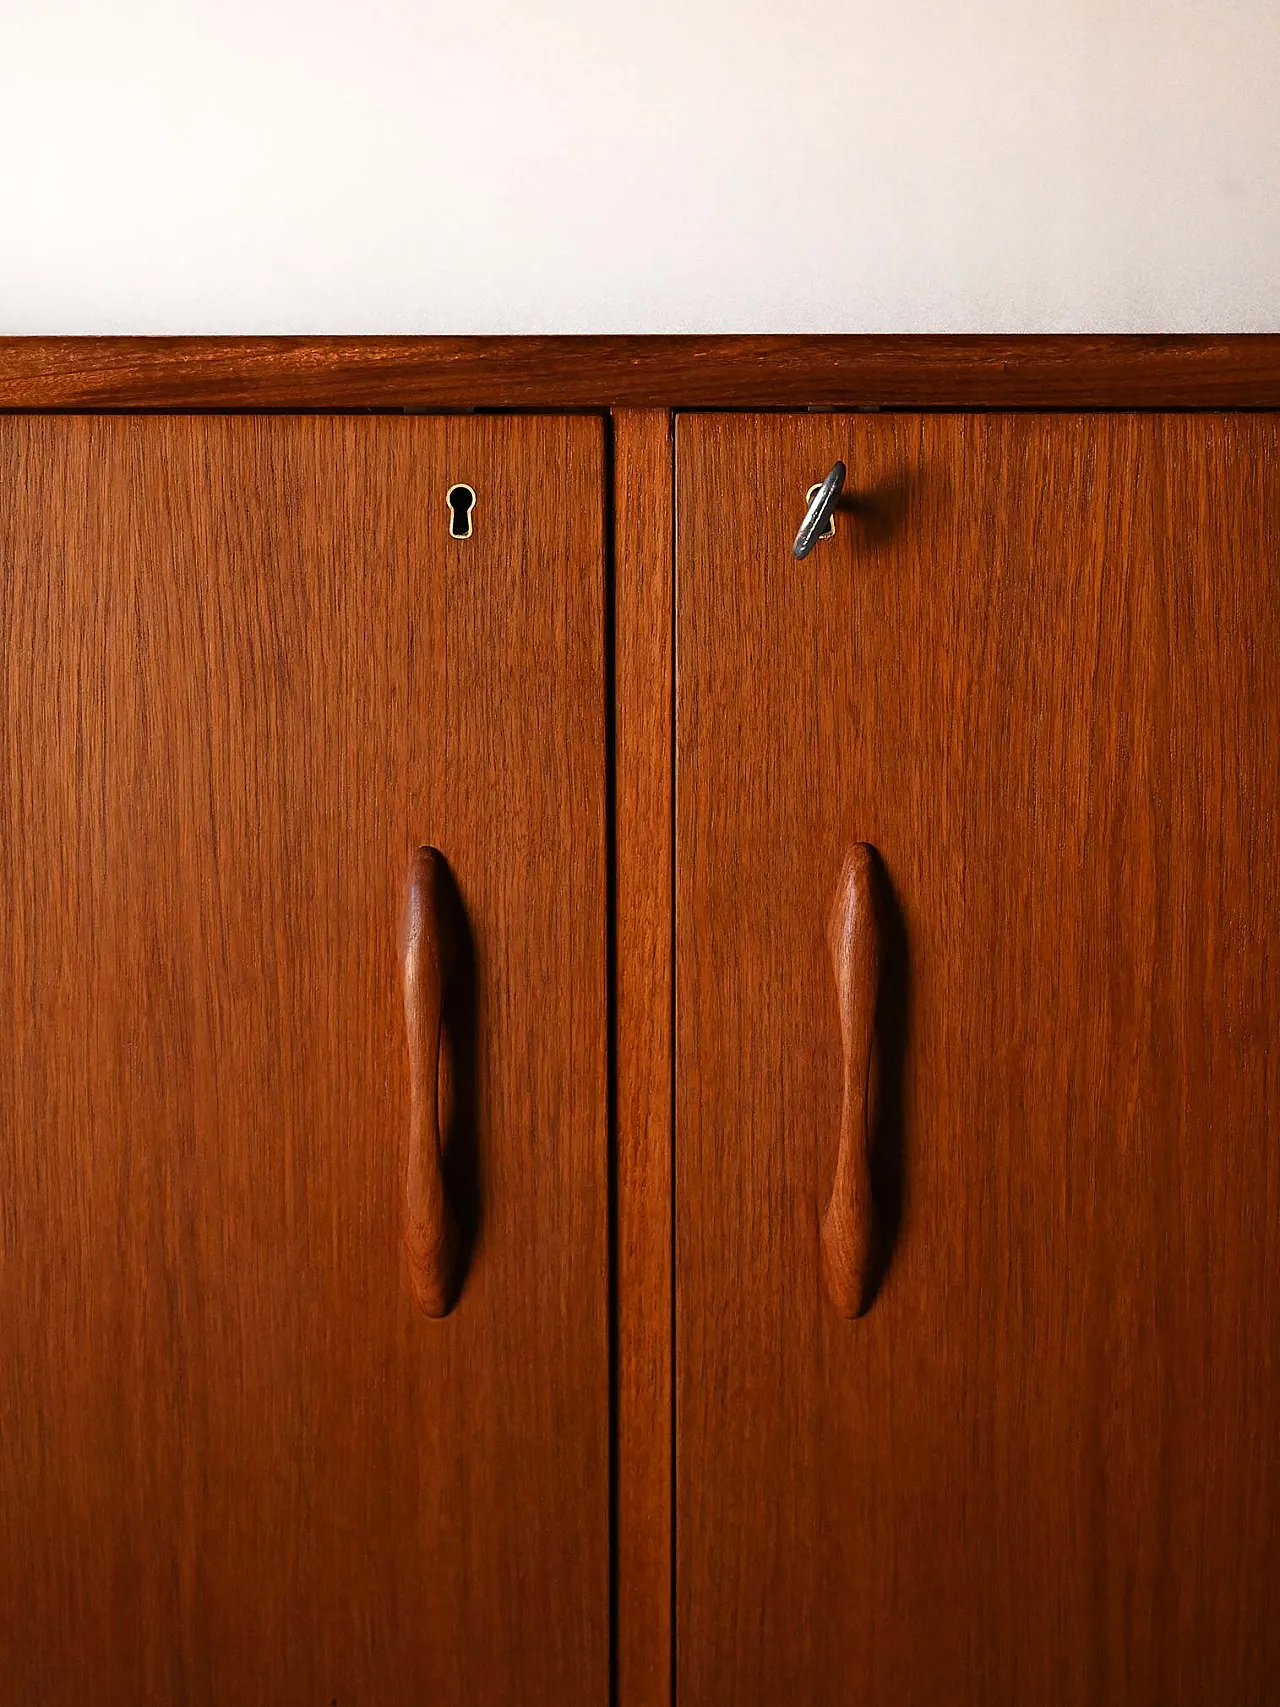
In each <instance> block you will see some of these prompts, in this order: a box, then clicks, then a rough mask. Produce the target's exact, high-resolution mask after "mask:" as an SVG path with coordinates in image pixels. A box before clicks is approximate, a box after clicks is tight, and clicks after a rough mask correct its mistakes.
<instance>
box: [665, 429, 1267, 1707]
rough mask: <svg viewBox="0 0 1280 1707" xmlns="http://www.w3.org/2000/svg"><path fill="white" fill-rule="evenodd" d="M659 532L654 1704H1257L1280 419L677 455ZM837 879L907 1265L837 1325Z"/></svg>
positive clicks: (709, 435) (816, 432)
mask: <svg viewBox="0 0 1280 1707" xmlns="http://www.w3.org/2000/svg"><path fill="white" fill-rule="evenodd" d="M836 457H841V458H843V459H844V460H845V461H846V462H847V464H848V467H849V484H848V488H847V495H848V498H849V504H848V507H846V508H843V509H842V510H841V513H840V517H839V523H838V528H837V533H836V537H835V539H834V540H833V541H831V542H830V543H828V544H824V545H821V546H819V547H818V548H817V550H815V552H814V553H813V555H812V557H811V558H809V559H808V560H807V561H806V562H805V563H803V564H795V563H793V562H792V561H791V559H790V555H789V548H790V543H791V538H792V535H793V533H794V530H795V527H796V523H797V518H798V516H799V515H800V513H801V511H802V508H803V501H804V493H805V491H806V488H807V487H808V486H809V485H810V484H811V483H812V482H813V481H814V480H816V479H818V478H820V477H821V475H822V474H823V473H824V472H825V470H826V469H828V468H829V467H830V466H831V464H832V462H833V461H834V460H835V459H836ZM677 501H678V516H679V533H678V541H677V577H678V582H677V610H678V647H677V659H678V670H677V678H678V679H677V748H678V761H679V762H678V790H677V851H678V858H677V954H676V963H677V986H678V992H679V1001H678V1009H677V1020H678V1023H677V1044H676V1048H677V1056H676V1067H677V1072H676V1087H677V1126H676V1130H677V1145H676V1170H675V1181H676V1200H677V1222H676V1230H677V1240H676V1249H677V1264H676V1274H677V1312H678V1314H677V1342H676V1343H677V1488H678V1494H677V1522H676V1534H677V1615H678V1617H677V1646H678V1668H677V1681H678V1694H679V1699H680V1700H682V1701H687V1702H707V1701H732V1702H734V1703H736V1704H739V1707H750V1704H752V1703H761V1704H762V1707H763V1704H765V1703H769V1704H772V1703H776V1702H780V1701H786V1702H789V1703H793V1704H795V1707H805V1704H813V1707H818V1704H823V1707H837V1704H843V1703H846V1702H849V1701H855V1700H856V1701H858V1702H860V1703H864V1704H865V1707H889V1704H893V1707H915V1704H918V1707H926V1704H928V1707H936V1704H937V1703H939V1702H955V1703H969V1702H1023V1701H1026V1702H1030V1701H1053V1702H1056V1703H1060V1704H1062V1707H1074V1704H1079V1707H1084V1704H1086V1703H1097V1702H1104V1701H1108V1702H1109V1701H1117V1702H1118V1701H1124V1702H1126V1703H1128V1704H1130V1707H1157V1704H1160V1707H1169V1704H1176V1703H1183V1704H1188V1707H1190V1704H1193V1703H1194V1704H1202V1707H1210V1704H1213V1703H1221V1702H1225V1701H1231V1702H1235V1703H1255V1704H1258V1707H1262V1704H1264V1703H1266V1702H1269V1701H1271V1700H1273V1699H1274V1691H1275V1680H1276V1678H1277V1677H1278V1676H1280V1458H1278V1457H1277V1453H1276V1449H1275V1447H1276V1439H1277V1419H1278V1418H1280V1358H1278V1356H1277V1351H1276V1348H1277V1346H1278V1345H1280V1285H1277V1280H1278V1279H1280V1169H1278V1168H1277V1166H1276V1161H1275V1143H1276V1135H1277V1132H1278V1131H1280V1050H1277V1048H1276V1039H1277V1037H1280V909H1278V908H1277V902H1276V885H1275V872H1276V870H1277V868H1278V865H1280V596H1277V595H1278V593H1280V585H1278V579H1277V577H1278V574H1280V559H1278V557H1277V550H1278V547H1277V541H1280V422H1278V421H1277V419H1276V418H1275V417H1273V416H1265V415H1253V416H1251V415H1220V416H1219V415H1171V416H1158V415H1156V416H1150V415H1148V416H1140V415H1135V416H1125V415H1098V416H1072V415H1056V416H1054V415H1044V416H1036V415H1020V416H1012V415H1011V416H1000V415H988V416H946V415H932V416H896V417H894V416H882V417H858V416H850V417H842V416H825V417H810V418H798V417H787V416H745V417H744V416H738V417H693V418H681V419H680V420H679V422H678V427H677ZM855 840H866V841H869V842H872V843H874V845H875V846H876V847H877V848H878V849H879V850H880V852H881V854H882V856H883V859H884V863H885V868H886V872H887V876H888V880H889V882H890V884H891V886H892V891H893V895H894V898H895V904H896V906H897V908H898V909H899V912H900V930H899V932H898V940H897V942H896V945H895V943H894V941H893V937H892V933H891V935H890V937H889V939H887V942H886V958H885V965H884V978H885V984H884V992H883V994H884V997H885V998H887V1001H888V1009H889V1013H888V1022H889V1024H890V1027H891V1030H892V1032H893V1034H894V1038H895V1040H896V1046H897V1053H898V1057H899V1069H898V1072H897V1083H896V1086H895V1085H894V1084H893V1083H892V1082H890V1083H888V1084H882V1104H883V1103H884V1101H885V1100H886V1099H887V1100H888V1101H889V1102H890V1103H891V1104H893V1105H894V1106H892V1107H891V1108H890V1109H889V1110H888V1113H889V1115H890V1117H891V1124H893V1125H894V1126H895V1127H896V1132H895V1133H894V1134H893V1138H892V1143H891V1145H890V1148H889V1150H888V1151H887V1152H886V1153H885V1154H883V1155H882V1156H881V1158H880V1167H879V1175H878V1182H877V1183H878V1190H879V1193H880V1201H878V1202H877V1219H879V1216H880V1212H881V1209H882V1207H883V1206H887V1207H888V1208H889V1209H891V1210H892V1211H893V1213H894V1218H900V1225H899V1230H898V1235H897V1238H896V1244H895V1248H894V1250H893V1254H892V1260H891V1262H890V1264H889V1267H888V1270H887V1274H886V1275H885V1278H884V1281H883V1285H882V1288H881V1290H880V1293H879V1296H878V1297H877V1300H876V1303H875V1306H874V1308H872V1309H871V1310H870V1311H869V1312H868V1313H867V1314H866V1315H865V1316H864V1317H863V1318H862V1319H861V1320H859V1321H857V1322H856V1323H850V1322H847V1321H844V1320H842V1319H840V1318H839V1317H838V1316H837V1315H836V1314H835V1312H833V1311H832V1310H831V1309H830V1306H829V1304H828V1302H827V1300H826V1298H825V1296H824V1289H823V1285H822V1265H821V1254H820V1214H821V1206H822V1203H823V1202H824V1198H825V1193H826V1191H827V1190H828V1189H829V1186H830V1180H831V1174H832V1169H833V1167H834V1162H835V1140H834V1134H835V1132H836V1130H837V1123H838V1117H839V1107H840V1094H841V1082H840V1038H839V1029H838V1025H837V1018H836V1014H835V1011H834V1006H833V1004H832V1002H831V1000H830V992H829V979H830V972H829V967H828V965H827V961H826V945H825V942H824V932H825V926H826V919H827V911H828V908H829V905H830V896H831V892H832V888H833V885H834V883H835V881H836V878H837V875H838V873H839V870H840V864H841V860H842V858H843V856H844V850H845V849H846V848H847V847H848V845H849V843H850V842H852V841H855ZM885 1023H886V1010H885V1005H884V1001H883V1000H882V1006H881V1032H882V1036H883V1034H884V1026H885ZM891 1053H892V1052H891ZM892 1078H893V1075H892V1074H891V1075H890V1079H891V1080H892Z"/></svg>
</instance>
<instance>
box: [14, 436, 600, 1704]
mask: <svg viewBox="0 0 1280 1707" xmlns="http://www.w3.org/2000/svg"><path fill="white" fill-rule="evenodd" d="M455 480H466V481H468V482H469V483H470V484H472V485H473V486H474V487H475V489H476V491H477V494H478V502H477V508H476V513H475V533H474V536H473V538H471V539H470V540H467V541H452V540H450V539H449V537H448V510H447V506H446V504H445V492H446V490H447V488H448V487H449V485H450V484H452V483H453V482H454V481H455ZM602 483H603V437H602V424H601V423H600V422H599V421H593V420H590V419H586V418H581V419H572V420H567V419H556V418H544V419H539V418H532V417H530V418H522V419H506V420H504V419H498V418H478V417H477V418H466V419H450V420H431V419H426V418H403V417H384V418H324V417H313V418H289V417H279V416H277V417H270V416H263V417H241V418H218V417H168V418H165V417H150V418H129V417H100V418H94V417H70V416H69V417H57V418H55V417H48V418H40V417H28V418H10V419H5V420H2V421H0V636H2V637H3V647H4V650H3V654H0V672H2V674H0V705H2V706H3V713H2V716H0V842H2V844H3V849H4V854H3V858H4V876H5V885H4V886H5V904H4V907H3V908H2V909H0V1024H2V1026H3V1031H4V1036H5V1045H4V1048H3V1049H2V1050H0V1344H3V1345H4V1347H5V1356H4V1359H3V1364H2V1367H0V1442H2V1451H0V1676H2V1677H3V1679H4V1684H3V1693H4V1694H5V1696H6V1697H7V1698H12V1699H13V1700H15V1701H17V1700H24V1701H27V1700H29V1701H43V1702H49V1703H54V1704H56V1703H62V1702H67V1703H70V1702H81V1701H94V1702H97V1703H103V1704H105V1707H109V1704H113V1703H121V1704H124V1703H131V1704H136V1703H142V1702H148V1703H151V1702H154V1703H161V1702H174V1701H185V1702H191V1703H210V1704H213V1703H218V1704H219V1707H221V1704H223V1703H227V1702H233V1701H234V1702H241V1703H246V1704H248V1703H254V1702H262V1703H275V1702H279V1701H284V1700H288V1701H298V1702H302V1701H308V1702H325V1703H329V1702H332V1701H335V1700H336V1701H339V1702H352V1701H387V1702H390V1701H410V1700H417V1701H430V1702H432V1703H433V1707H463V1704H464V1703H465V1704H467V1707H475V1704H477V1703H489V1704H493V1707H497V1704H498V1703H505V1702H510V1701H530V1702H532V1701H542V1700H545V1701H556V1702H569V1703H581V1704H582V1707H587V1704H588V1703H590V1704H591V1707H596V1704H597V1703H599V1702H600V1701H602V1700H603V1699H604V1697H605V1695H606V1693H607V1688H608V1489H607V1477H608V1364H607V1332H608V1323H607V1302H606V1280H607V1250H606V1237H607V1219H606V1215H607V1177H606V1161H607V1150H606V1144H607V1133H606V1094H607V1081H606V1041H607V1040H606V991H605V973H606V966H605V917H606V894H605V867H604V857H605V840H604V819H605V787H604V782H605V779H604V676H603V662H604V659H603V632H604V624H603V615H604V612H603V586H604V576H603V534H602V503H601V492H602ZM423 844H430V845H433V846H436V847H438V848H440V849H441V850H443V851H444V853H445V854H446V857H447V859H448V861H449V865H450V869H451V871H452V872H453V874H454V877H455V878H456V881H457V885H458V888H459V891H460V895H461V900H462V903H463V911H464V914H465V918H466V920H467V925H468V932H469V938H470V944H469V957H470V970H469V972H468V973H467V975H466V976H467V980H468V981H469V984H470V989H469V994H468V1000H467V1002H465V1003H463V1004H462V1009H461V1010H460V1012H461V1013H462V1016H463V1017H464V1018H465V1017H467V1015H466V1012H465V1010H467V1009H469V1010H470V1013H469V1019H468V1024H467V1035H466V1036H463V1035H462V1034H458V1035H457V1036H456V1038H455V1042H456V1044H457V1048H456V1055H455V1066H456V1075H457V1084H456V1094H457V1098H458V1118H457V1120H456V1121H455V1128H456V1129H458V1131H459V1136H460V1137H463V1135H464V1134H465V1142H464V1143H463V1147H462V1149H460V1150H459V1151H458V1152H457V1153H456V1155H454V1156H453V1166H454V1171H455V1172H456V1173H457V1174H458V1176H459V1181H460V1184H461V1185H462V1186H463V1187H464V1188H465V1189H464V1190H463V1191H462V1192H461V1196H460V1198H459V1199H457V1201H459V1202H460V1203H462V1204H463V1207H467V1213H468V1215H469V1217H470V1218H471V1220H472V1221H473V1222H475V1223H477V1224H476V1225H475V1226H474V1229H473V1230H474V1234H475V1237H474V1243H473V1249H472V1251H471V1254H470V1259H469V1267H468V1271H467V1275H466V1284H465V1286H464V1288H463V1291H462V1294H461V1297H460V1299H459V1301H458V1304H457V1308H456V1309H455V1310H454V1311H453V1313H452V1314H451V1315H450V1316H449V1317H448V1319H447V1320H444V1321H438V1322H435V1321H427V1320H425V1319H424V1317H423V1316H422V1314H421V1312H420V1311H419V1309H418V1308H417V1306H416V1304H415V1302H414V1299H413V1296H412V1292H411V1289H410V1286H409V1280H408V1276H407V1273H406V1272H405V1263H404V1257H403V1254H402V1250H401V1217H402V1191H401V1182H402V1179H403V1175H404V1167H405V1162H406V1148H405V1147H406V1143H407V1137H406V1135H407V1129H408V1119H409V1087H408V1082H407V1078H408V1076H407V1071H406V1061H405V1037H404V1015H403V1009H402V997H401V990H400V978H399V970H400V969H399V952H400V929H401V914H402V908H403V904H404V880H405V873H406V872H407V871H408V869H409V864H410V860H411V858H412V855H413V853H414V851H415V850H416V849H417V848H419V847H420V846H422V845H423ZM461 976H462V974H461V973H459V977H461ZM468 1205H469V1207H468Z"/></svg>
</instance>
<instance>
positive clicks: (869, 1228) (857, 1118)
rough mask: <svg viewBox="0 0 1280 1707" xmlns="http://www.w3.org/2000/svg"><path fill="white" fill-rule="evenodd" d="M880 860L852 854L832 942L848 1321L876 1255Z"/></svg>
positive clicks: (838, 1233) (838, 1251)
mask: <svg viewBox="0 0 1280 1707" xmlns="http://www.w3.org/2000/svg"><path fill="white" fill-rule="evenodd" d="M880 884H881V878H880V859H879V855H878V854H877V853H876V850H875V849H874V848H873V847H872V846H871V845H870V843H868V842H858V843H857V844H856V845H855V846H854V847H852V848H851V849H850V850H849V854H848V857H847V858H846V859H845V862H844V869H843V870H842V871H841V873H840V882H839V885H838V886H837V889H836V898H835V904H834V905H833V907H832V909H831V921H830V924H829V925H828V927H827V941H828V944H829V946H830V949H831V964H832V968H833V970H834V972H835V978H836V999H837V1001H838V1003H839V1008H840V1038H841V1044H842V1052H843V1056H844V1097H843V1101H842V1105H841V1109H840V1147H839V1149H838V1151H837V1153H836V1171H835V1178H834V1180H833V1181H832V1184H831V1200H830V1202H829V1203H828V1204H827V1210H826V1214H825V1215H824V1216H823V1218H822V1264H823V1268H824V1270H825V1272H826V1279H827V1290H828V1292H829V1293H830V1294H831V1299H832V1302H833V1303H834V1304H835V1306H836V1308H837V1309H838V1310H839V1311H840V1313H841V1315H842V1316H856V1315H858V1314H859V1313H860V1312H861V1309H862V1301H863V1295H864V1288H865V1285H866V1281H867V1274H868V1268H869V1262H870V1257H871V1241H872V1234H873V1222H874V1215H873V1205H872V1201H871V1164H870V1152H871V1138H872V1133H873V1131H874V1127H875V1116H876V1102H877V1097H878V1092H879V1084H878V1079H879V1066H878V1059H877V1050H876V1007H877V1004H878V1002H879V997H880V971H881V962H882V960H883V957H884V905H883V898H882V896H881V893H880Z"/></svg>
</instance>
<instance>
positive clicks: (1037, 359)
mask: <svg viewBox="0 0 1280 1707" xmlns="http://www.w3.org/2000/svg"><path fill="white" fill-rule="evenodd" d="M810 404H812V405H819V406H827V407H837V408H838V407H848V408H857V407H859V406H871V405H875V406H881V407H886V408H895V407H896V408H1104V409H1106V408H1109V409H1116V408H1277V407H1280V334H1234V335H1223V336H1208V337H1204V336H1168V337H1148V336H1133V337H1129V336H1095V335H1092V334H1089V335H1068V336H1024V337H999V336H972V337H971V336H958V337H952V336H947V337H934V336H900V337H875V336H865V337H864V336H831V337H826V336H820V337H807V336H805V337H754V336H747V337H740V336H716V337H702V336H689V337H590V338H573V337H523V338H521V337H502V338H496V337H495V338H0V409H400V408H411V409H467V408H473V409H474V408H480V409H487V408H498V409H501V408H513V409H530V408H556V409H566V408H569V409H573V408H578V409H607V408H612V407H617V406H622V405H642V406H654V405H657V406H665V407H671V408H704V409H705V408H711V409H714V408H771V407H772V408H786V407H793V408H801V407H804V406H805V405H810Z"/></svg>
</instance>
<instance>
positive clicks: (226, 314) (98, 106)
mask: <svg viewBox="0 0 1280 1707" xmlns="http://www.w3.org/2000/svg"><path fill="white" fill-rule="evenodd" d="M1278 280H1280V0H769V3H766V0H656V3H651V4H644V3H643V0H630V3H628V4H623V3H620V0H612V3H611V0H453V4H451V5H448V6H446V5H442V4H439V3H437V0H365V3H364V4H358V3H356V0H349V3H348V4H346V5H340V4H337V3H336V0H200V3H187V4H182V3H179V0H169V3H164V0H0V331H4V332H223V331H228V332H229V331H246V332H251V331H262V332H267V331H280V332H286V331H353V332H354V331H369V332H374V331H388V332H389V331H400V332H476V331H489V332H525V331H575V332H586V331H703V330H719V331H884V330H894V331H948V330H965V331H984V330H990V331H1020V330H1041V331H1044V330H1085V329H1087V330H1109V331H1128V330H1133V331H1137V330H1161V331H1179V330H1188V331H1190V330H1213V331H1227V330H1275V329H1280V287H1278V284H1277V281H1278Z"/></svg>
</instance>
